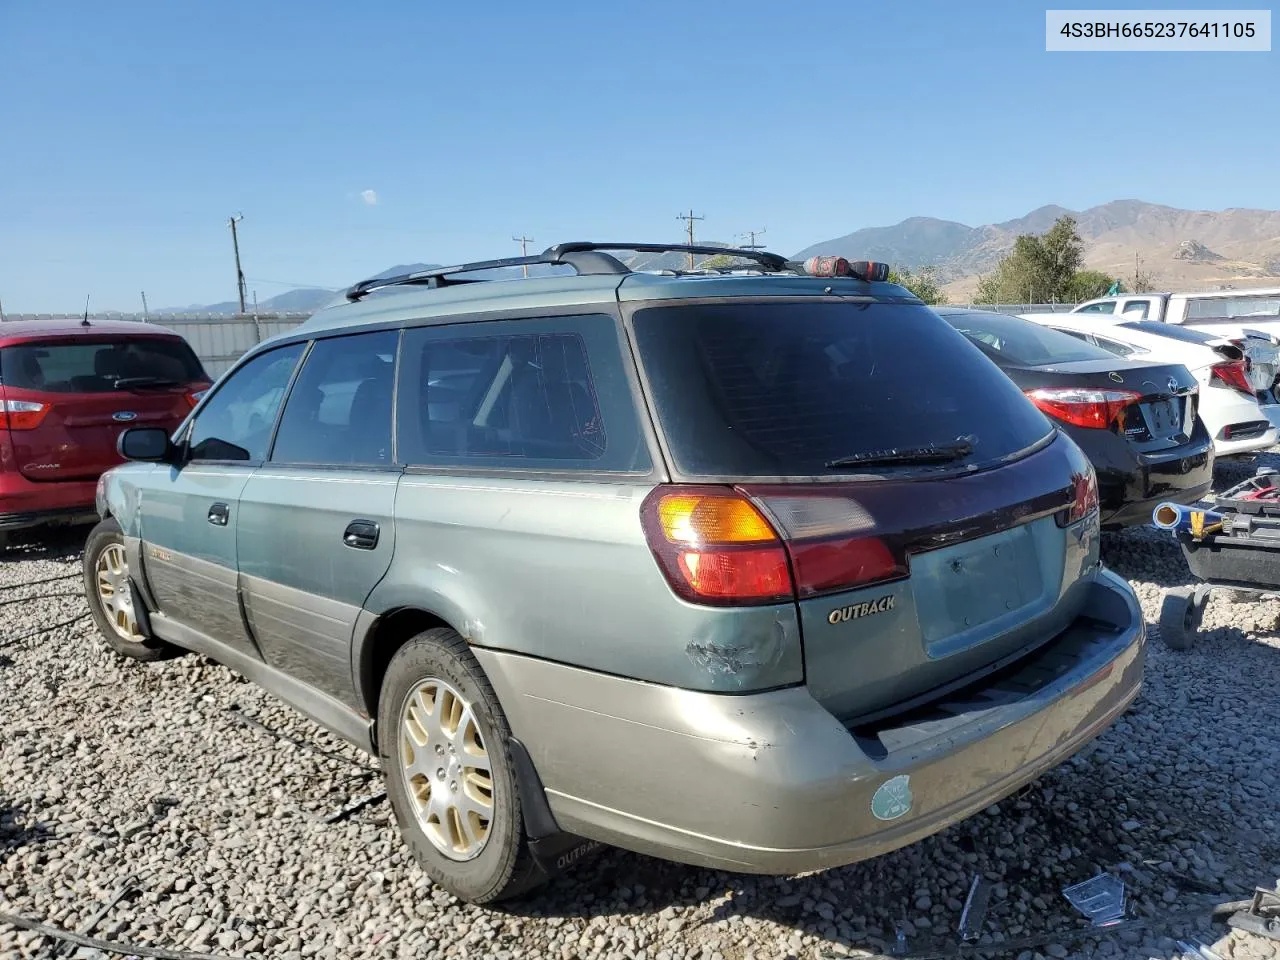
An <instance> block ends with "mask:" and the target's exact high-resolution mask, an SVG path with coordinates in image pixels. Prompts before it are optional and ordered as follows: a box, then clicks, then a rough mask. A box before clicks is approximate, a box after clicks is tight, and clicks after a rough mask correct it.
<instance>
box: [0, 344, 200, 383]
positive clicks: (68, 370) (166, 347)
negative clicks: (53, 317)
mask: <svg viewBox="0 0 1280 960" xmlns="http://www.w3.org/2000/svg"><path fill="white" fill-rule="evenodd" d="M207 379H208V378H207V377H206V376H205V373H204V369H203V368H202V367H201V366H200V361H199V360H197V359H196V355H195V354H194V353H193V352H192V350H191V347H189V346H188V345H187V342H186V341H185V340H178V339H170V338H164V337H132V338H128V337H117V338H113V339H96V340H87V339H86V340H81V339H79V338H77V339H76V340H74V341H72V342H68V341H65V340H63V341H49V342H47V343H23V344H18V345H16V346H12V347H5V348H4V349H3V350H0V382H3V383H4V384H5V385H6V386H10V387H18V388H21V389H25V390H43V391H46V392H49V393H108V392H111V391H113V390H115V389H116V382H117V381H124V382H123V383H122V384H121V386H122V387H124V386H128V385H132V384H137V385H145V384H147V383H148V382H150V383H157V382H158V383H160V384H165V385H173V386H182V385H185V384H190V383H195V382H197V381H204V380H207Z"/></svg>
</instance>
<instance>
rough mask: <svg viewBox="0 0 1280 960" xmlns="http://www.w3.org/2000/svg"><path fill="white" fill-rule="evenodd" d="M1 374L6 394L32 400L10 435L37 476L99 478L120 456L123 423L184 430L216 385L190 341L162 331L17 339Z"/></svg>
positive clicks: (4, 356)
mask: <svg viewBox="0 0 1280 960" xmlns="http://www.w3.org/2000/svg"><path fill="white" fill-rule="evenodd" d="M0 378H2V379H3V381H4V384H5V398H6V400H8V401H11V402H17V403H21V404H24V405H25V407H24V408H23V410H24V413H25V416H24V417H22V418H18V419H16V420H14V421H13V422H12V423H11V425H10V428H11V429H10V435H11V439H12V441H13V451H14V461H15V466H16V467H17V469H18V470H19V471H20V472H21V473H22V474H23V475H24V476H25V477H26V478H27V479H29V480H34V481H69V480H92V479H95V478H96V477H97V476H98V475H99V474H101V473H102V472H103V471H104V470H107V469H108V468H110V467H113V466H115V465H116V464H118V463H120V457H119V456H118V454H117V453H116V439H117V437H118V436H119V435H120V433H121V432H122V431H123V430H125V429H127V428H129V427H139V426H151V427H162V428H164V429H165V430H170V431H172V430H175V429H177V427H178V425H179V424H180V423H181V422H182V420H183V418H184V417H186V415H187V414H188V413H190V412H191V408H192V406H193V405H194V400H193V394H194V393H195V392H196V391H199V390H202V389H204V388H206V387H207V386H208V385H209V383H208V379H207V377H206V375H205V373H204V370H203V368H202V367H201V365H200V361H199V360H198V359H197V358H196V356H195V353H194V352H193V351H192V350H191V347H190V346H188V345H187V343H186V341H185V340H182V339H181V338H179V337H169V336H155V335H151V336H145V335H143V336H138V335H125V336H118V335H94V334H84V335H77V336H75V337H74V338H72V337H60V338H49V339H47V340H35V341H31V342H26V343H19V344H13V345H10V346H6V347H4V348H2V349H0ZM32 404H38V405H39V409H32V408H31V405H32Z"/></svg>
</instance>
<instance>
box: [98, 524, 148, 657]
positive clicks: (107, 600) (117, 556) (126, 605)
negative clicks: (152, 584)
mask: <svg viewBox="0 0 1280 960" xmlns="http://www.w3.org/2000/svg"><path fill="white" fill-rule="evenodd" d="M94 580H95V581H96V583H97V586H98V605H99V607H101V609H102V612H103V614H105V615H106V618H107V621H108V622H109V623H110V624H111V626H112V628H113V629H114V630H115V632H116V633H117V634H118V635H119V637H120V638H121V639H122V640H127V641H129V642H130V643H142V641H143V640H144V639H145V638H144V637H143V636H142V634H141V633H140V632H139V631H138V621H137V618H136V617H135V616H134V615H133V594H132V593H131V592H130V590H129V560H128V557H127V556H126V555H125V552H124V544H121V543H112V544H109V545H108V546H107V548H106V549H105V550H103V551H102V552H101V553H100V554H98V562H97V563H96V564H94Z"/></svg>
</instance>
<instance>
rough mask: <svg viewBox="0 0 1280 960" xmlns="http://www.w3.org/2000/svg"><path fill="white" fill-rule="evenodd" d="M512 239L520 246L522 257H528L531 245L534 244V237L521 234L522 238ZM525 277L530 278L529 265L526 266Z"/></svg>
mask: <svg viewBox="0 0 1280 960" xmlns="http://www.w3.org/2000/svg"><path fill="white" fill-rule="evenodd" d="M511 239H512V240H514V241H515V242H516V243H518V244H520V256H522V257H527V256H528V255H529V244H531V243H533V237H526V236H524V234H521V235H520V236H518V237H512V238H511ZM524 275H525V276H526V277H527V276H529V265H528V264H527V263H526V264H525V265H524Z"/></svg>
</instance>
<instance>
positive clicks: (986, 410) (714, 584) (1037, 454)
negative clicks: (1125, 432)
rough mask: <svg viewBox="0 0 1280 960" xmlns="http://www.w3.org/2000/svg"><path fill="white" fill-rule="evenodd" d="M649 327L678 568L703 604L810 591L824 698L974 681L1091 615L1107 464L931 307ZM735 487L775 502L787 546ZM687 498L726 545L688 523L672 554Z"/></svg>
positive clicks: (790, 312) (834, 707)
mask: <svg viewBox="0 0 1280 960" xmlns="http://www.w3.org/2000/svg"><path fill="white" fill-rule="evenodd" d="M632 324H633V329H634V335H635V340H636V347H637V351H638V353H639V356H640V359H641V363H642V367H643V371H644V373H645V377H646V379H647V387H648V392H649V396H650V400H651V403H652V404H653V406H654V409H655V413H656V415H657V416H656V420H657V422H658V424H659V427H660V430H661V433H662V437H663V443H664V446H665V448H666V452H667V455H668V462H669V465H670V468H671V470H672V475H673V478H675V479H677V480H679V481H681V483H677V484H673V485H670V486H666V487H660V488H658V491H656V492H657V494H658V500H657V501H656V502H657V504H658V505H657V506H656V507H655V508H654V511H653V514H652V517H651V522H650V523H649V524H648V529H649V531H650V540H651V543H654V544H655V553H656V554H658V559H659V563H660V564H661V565H662V566H663V568H664V570H665V571H666V572H667V575H668V579H669V580H671V582H672V583H673V586H675V588H676V591H677V593H679V594H680V595H681V596H683V597H685V598H686V599H692V600H693V602H708V603H711V602H714V603H720V604H724V603H726V602H735V601H734V600H733V599H732V597H731V596H729V594H732V595H739V596H747V595H750V597H751V598H753V599H754V600H755V601H756V602H765V601H768V602H778V601H779V600H784V599H790V600H791V601H792V602H793V603H794V609H795V613H796V616H797V618H798V622H799V625H800V628H801V635H802V637H803V645H804V657H805V674H806V680H807V683H808V686H809V689H810V691H811V692H812V693H813V695H814V696H815V697H816V698H817V699H818V700H819V701H820V702H821V703H823V704H824V705H825V706H826V707H827V708H828V709H829V710H831V711H832V713H834V714H835V715H836V716H838V717H840V718H841V719H842V720H845V721H846V722H850V723H852V722H854V721H855V720H860V721H861V720H865V719H866V718H867V717H870V716H873V715H876V714H877V713H883V712H892V711H896V710H898V709H903V708H905V707H906V706H907V705H909V704H911V703H912V702H915V701H917V700H919V699H920V698H927V697H929V696H932V695H935V694H940V693H941V692H942V691H945V690H946V689H948V688H950V687H951V686H953V685H956V684H959V683H963V682H968V681H970V680H972V679H973V678H974V677H975V676H977V675H980V674H981V673H983V672H984V671H988V670H991V669H995V668H996V667H997V666H999V665H1000V664H1002V663H1004V662H1007V661H1008V660H1010V659H1012V658H1016V657H1019V656H1022V655H1023V654H1025V653H1027V652H1028V651H1030V650H1031V649H1033V648H1035V647H1037V646H1039V645H1040V644H1042V643H1044V642H1046V641H1048V640H1050V639H1052V638H1053V637H1054V636H1056V635H1057V634H1059V633H1060V632H1061V631H1062V630H1064V629H1066V627H1067V626H1068V625H1069V624H1070V623H1071V622H1072V621H1073V620H1074V619H1075V617H1076V616H1077V614H1078V612H1079V609H1080V606H1081V604H1082V603H1083V599H1084V593H1083V587H1084V586H1085V585H1086V583H1087V575H1088V574H1089V573H1090V572H1091V571H1092V569H1093V565H1094V563H1095V562H1096V556H1097V542H1096V520H1095V519H1080V518H1081V517H1085V516H1086V515H1087V516H1089V517H1092V516H1093V515H1092V513H1091V511H1090V508H1089V506H1088V505H1087V504H1089V503H1090V502H1091V500H1090V498H1091V497H1093V496H1096V488H1094V487H1093V485H1092V470H1091V468H1090V466H1089V464H1088V461H1087V460H1086V459H1085V458H1084V456H1083V454H1081V452H1080V450H1079V449H1078V448H1077V447H1076V446H1075V444H1073V443H1072V442H1071V441H1070V440H1068V439H1067V438H1065V437H1063V436H1061V435H1060V434H1058V433H1057V432H1056V431H1055V430H1054V428H1053V426H1052V424H1051V423H1050V422H1049V420H1048V419H1047V418H1046V417H1045V416H1044V415H1042V414H1041V413H1040V412H1039V411H1038V410H1036V408H1035V407H1034V405H1032V404H1031V403H1030V402H1028V400H1027V399H1026V397H1024V396H1023V395H1022V394H1021V392H1020V391H1019V390H1018V389H1017V387H1015V386H1014V384H1013V383H1012V382H1011V381H1010V380H1009V379H1008V378H1007V377H1005V376H1004V374H1002V373H1001V372H1000V370H999V368H997V367H996V366H995V365H994V364H993V363H991V362H990V361H989V360H988V359H987V358H985V357H984V356H983V355H982V354H981V353H980V352H979V351H978V350H977V349H976V348H975V347H974V346H973V345H972V344H970V343H969V342H968V341H967V340H966V339H965V338H964V337H963V336H961V335H960V334H958V333H957V332H956V331H955V330H953V329H951V328H950V327H949V326H947V325H946V324H945V323H944V322H942V320H941V319H940V318H939V317H938V316H937V315H936V314H934V313H933V312H932V311H930V310H928V309H927V308H925V307H923V306H919V305H913V304H907V303H889V302H859V301H858V300H855V299H854V298H849V299H847V300H845V301H843V302H831V301H825V302H822V301H819V302H808V303H803V302H794V301H791V302H788V301H781V300H778V301H772V302H768V301H766V302H759V301H755V302H740V303H724V302H715V303H694V304H684V305H681V306H647V305H642V306H641V307H640V308H639V309H637V310H636V311H635V313H634V315H633V317H632ZM686 484H687V485H686ZM717 490H718V491H720V492H719V493H716V491H717ZM663 497H665V498H666V499H665V500H663V499H662V498H663ZM700 497H701V498H707V500H706V501H705V503H704V502H703V501H698V502H696V503H695V502H694V501H695V500H696V498H700ZM717 497H738V498H741V499H743V500H745V501H746V502H747V503H749V504H751V505H752V506H754V507H756V508H757V509H758V510H759V511H760V513H761V514H762V515H763V516H764V517H766V518H767V519H768V521H769V526H770V527H771V529H772V530H773V531H775V534H769V535H767V536H766V537H765V540H766V541H767V540H768V538H769V537H771V536H775V535H776V539H777V540H778V541H779V544H778V546H776V547H775V546H772V545H769V544H766V543H765V542H762V541H761V540H760V538H759V536H758V535H757V533H753V532H752V531H757V532H758V531H759V530H760V529H761V527H762V525H759V524H754V525H753V524H752V523H750V522H748V521H747V520H742V522H741V523H739V519H740V518H736V515H735V514H734V513H733V512H732V511H725V510H724V509H723V508H717V507H715V506H714V503H713V501H714V500H715V499H716V498H717ZM668 507H669V508H670V516H679V515H680V511H682V510H684V511H686V512H687V513H688V514H689V516H690V518H691V520H692V521H693V522H694V523H695V524H696V522H697V521H698V514H699V513H701V514H702V517H703V519H704V520H705V519H706V518H707V517H712V516H713V514H714V516H724V517H725V518H728V519H727V520H726V523H725V524H722V525H718V526H717V524H718V521H717V522H716V523H712V524H711V525H710V526H708V527H707V529H712V528H715V529H719V530H721V531H722V535H723V537H724V538H726V539H725V545H723V546H718V545H717V544H719V543H720V542H721V541H720V540H711V541H707V540H700V539H699V537H698V536H692V537H689V536H685V537H683V538H682V537H681V535H680V533H679V531H678V530H674V531H673V529H672V528H671V527H670V526H668V527H667V530H666V532H667V533H668V534H670V536H668V537H667V543H668V544H675V547H674V548H673V550H670V549H667V548H666V546H664V545H663V544H662V543H658V542H656V541H657V540H659V539H660V534H661V527H662V523H663V522H664V521H665V520H666V519H669V517H668V516H666V515H664V514H663V511H664V510H667V509H668ZM704 507H705V508H706V509H704ZM1073 509H1074V510H1076V513H1075V514H1074V516H1073V514H1072V511H1073ZM717 511H718V512H717ZM704 526H706V524H704ZM691 528H692V527H691ZM731 528H732V529H731ZM655 529H658V530H659V531H660V532H659V536H655V535H654V534H653V532H652V531H654V530H655ZM735 538H738V539H737V540H735ZM742 538H746V540H745V541H743V540H742ZM730 541H732V542H730ZM740 541H741V542H740ZM779 556H781V557H782V558H783V559H781V560H778V559H771V557H772V558H776V557H779ZM681 578H683V581H684V582H681ZM788 578H789V579H788ZM784 582H785V583H786V584H787V587H786V589H785V590H782V591H781V592H779V588H778V584H780V583H784ZM690 584H692V590H691V588H690ZM704 587H705V588H706V590H707V591H708V593H707V594H706V595H705V596H704V598H703V599H701V600H700V598H699V596H698V595H697V594H698V591H699V590H701V589H703V588H704ZM726 591H728V594H726ZM735 591H742V592H741V594H735ZM752 591H755V592H754V593H753V592H752ZM711 593H714V596H711ZM706 597H710V599H706Z"/></svg>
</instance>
